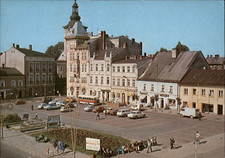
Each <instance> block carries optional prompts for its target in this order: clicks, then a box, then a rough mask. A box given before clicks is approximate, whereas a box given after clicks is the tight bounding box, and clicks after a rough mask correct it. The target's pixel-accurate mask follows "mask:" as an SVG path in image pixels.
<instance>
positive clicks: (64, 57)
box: [57, 51, 66, 61]
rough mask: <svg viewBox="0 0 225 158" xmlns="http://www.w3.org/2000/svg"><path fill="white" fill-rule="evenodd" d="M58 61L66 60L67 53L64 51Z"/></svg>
mask: <svg viewBox="0 0 225 158" xmlns="http://www.w3.org/2000/svg"><path fill="white" fill-rule="evenodd" d="M57 61H66V53H65V52H64V51H63V52H62V53H61V54H60V56H59V58H58V59H57Z"/></svg>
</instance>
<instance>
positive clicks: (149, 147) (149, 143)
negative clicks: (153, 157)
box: [147, 139, 152, 153]
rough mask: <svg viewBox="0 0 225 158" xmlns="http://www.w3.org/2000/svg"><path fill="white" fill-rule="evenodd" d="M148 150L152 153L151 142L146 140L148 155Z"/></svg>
mask: <svg viewBox="0 0 225 158" xmlns="http://www.w3.org/2000/svg"><path fill="white" fill-rule="evenodd" d="M149 150H150V151H151V152H152V142H151V140H149V139H148V148H147V153H149Z"/></svg>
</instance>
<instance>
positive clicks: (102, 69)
mask: <svg viewBox="0 0 225 158" xmlns="http://www.w3.org/2000/svg"><path fill="white" fill-rule="evenodd" d="M96 71H97V70H96ZM101 71H104V65H103V64H101Z"/></svg>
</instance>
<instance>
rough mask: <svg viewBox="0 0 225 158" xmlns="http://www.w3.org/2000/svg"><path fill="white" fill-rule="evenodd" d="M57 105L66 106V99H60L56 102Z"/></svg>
mask: <svg viewBox="0 0 225 158" xmlns="http://www.w3.org/2000/svg"><path fill="white" fill-rule="evenodd" d="M56 105H59V106H65V105H66V104H65V102H64V101H58V102H57V103H56Z"/></svg>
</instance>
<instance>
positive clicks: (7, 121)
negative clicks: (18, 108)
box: [4, 114, 21, 123]
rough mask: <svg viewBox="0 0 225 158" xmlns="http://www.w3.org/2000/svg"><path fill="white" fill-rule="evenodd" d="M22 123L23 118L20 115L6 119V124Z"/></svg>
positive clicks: (11, 115)
mask: <svg viewBox="0 0 225 158" xmlns="http://www.w3.org/2000/svg"><path fill="white" fill-rule="evenodd" d="M19 121H21V117H20V116H19V115H18V114H8V115H7V116H6V118H5V119H4V122H5V123H13V122H19Z"/></svg>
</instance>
